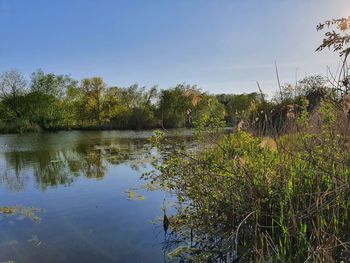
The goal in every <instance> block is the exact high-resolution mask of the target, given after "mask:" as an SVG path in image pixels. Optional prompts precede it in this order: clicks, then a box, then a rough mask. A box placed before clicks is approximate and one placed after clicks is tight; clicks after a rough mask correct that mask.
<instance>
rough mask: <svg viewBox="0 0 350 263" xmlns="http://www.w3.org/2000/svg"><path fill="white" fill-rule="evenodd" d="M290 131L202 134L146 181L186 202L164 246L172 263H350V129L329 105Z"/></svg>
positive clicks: (306, 116) (173, 218)
mask: <svg viewBox="0 0 350 263" xmlns="http://www.w3.org/2000/svg"><path fill="white" fill-rule="evenodd" d="M290 127H291V128H292V129H290V130H289V131H290V132H288V133H285V134H284V135H278V136H275V137H274V138H270V137H268V138H266V137H258V136H255V135H253V134H251V133H249V132H246V131H242V130H237V132H234V133H231V134H228V135H227V134H222V133H220V132H218V133H217V134H216V136H213V134H210V135H209V137H208V136H207V135H203V133H202V137H200V138H199V139H198V142H199V144H200V148H199V149H198V150H197V151H195V152H194V151H186V149H181V147H179V146H178V144H177V145H176V146H174V151H173V152H172V153H171V154H169V155H168V156H167V158H166V159H165V161H164V162H162V163H158V164H156V168H157V169H158V172H157V173H150V174H148V175H147V176H145V177H147V178H148V179H150V180H151V181H154V182H155V183H157V184H158V185H161V186H162V187H163V188H164V189H167V190H168V191H171V192H172V193H174V194H176V195H177V197H178V200H179V202H180V205H179V206H178V207H179V209H178V211H177V214H175V215H173V216H169V222H170V223H169V229H170V231H168V235H166V238H165V242H164V248H165V250H166V251H168V252H169V254H168V256H169V259H170V260H175V261H176V260H180V261H181V260H182V261H185V262H187V261H190V262H238V261H239V262H340V261H344V262H348V261H349V260H350V236H349V235H348V233H349V230H350V229H349V225H350V224H349V223H350V220H349V216H350V202H349V200H350V187H349V185H350V151H349V149H350V148H349V146H350V141H349V137H348V131H349V129H348V128H349V121H348V119H347V118H346V116H345V114H344V112H343V111H342V110H339V107H335V106H334V104H332V103H330V102H326V101H324V102H322V103H321V104H320V106H319V107H318V108H317V109H316V110H315V111H314V112H313V114H308V112H307V111H306V107H304V109H301V110H300V112H299V114H298V116H297V118H296V119H295V121H294V122H293V126H290ZM163 139H164V138H163V137H162V136H161V135H160V134H158V137H157V138H156V139H153V141H154V143H155V145H158V146H160V147H161V146H162V140H163ZM209 140H211V143H203V142H205V141H206V142H208V141H209Z"/></svg>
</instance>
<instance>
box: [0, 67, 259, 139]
mask: <svg viewBox="0 0 350 263" xmlns="http://www.w3.org/2000/svg"><path fill="white" fill-rule="evenodd" d="M258 100H259V96H258V95H257V93H252V94H241V95H227V94H221V95H217V96H214V95H210V94H207V93H205V92H202V91H201V90H200V89H198V88H197V87H196V86H190V85H184V84H183V85H177V86H176V87H174V88H171V89H167V90H159V89H158V88H157V87H152V88H151V89H146V88H145V87H142V88H141V87H138V86H137V85H132V86H130V87H127V88H121V87H108V86H107V85H106V84H105V83H104V81H103V79H102V78H100V77H93V78H86V79H83V80H82V81H80V82H78V81H76V80H74V79H72V78H71V77H70V76H68V75H56V74H53V73H44V72H43V71H42V70H38V71H37V72H34V73H33V74H32V76H31V80H30V81H27V80H26V79H25V78H24V77H23V75H22V73H21V72H19V71H18V70H9V71H5V72H3V73H2V74H1V75H0V131H2V132H26V131H40V130H57V129H147V128H155V127H158V128H160V127H162V128H177V127H192V126H193V123H194V122H195V121H196V120H198V118H199V116H201V115H203V114H208V113H210V114H211V115H212V116H214V115H215V116H220V117H222V118H226V120H227V124H228V125H233V124H235V123H236V122H238V121H239V119H240V118H241V117H242V116H241V115H242V112H244V111H246V112H248V110H249V108H250V107H251V104H252V103H253V102H254V101H258Z"/></svg>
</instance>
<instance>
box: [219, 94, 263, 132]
mask: <svg viewBox="0 0 350 263" xmlns="http://www.w3.org/2000/svg"><path fill="white" fill-rule="evenodd" d="M216 98H217V99H218V101H219V102H220V103H221V104H223V105H224V107H225V111H226V116H225V119H226V121H227V123H228V125H231V126H233V125H236V124H238V122H239V121H240V120H246V119H247V117H248V115H249V112H250V110H251V107H252V106H253V105H254V103H257V102H258V101H259V100H260V96H259V95H258V94H257V93H255V92H253V93H249V94H239V95H233V94H219V95H216Z"/></svg>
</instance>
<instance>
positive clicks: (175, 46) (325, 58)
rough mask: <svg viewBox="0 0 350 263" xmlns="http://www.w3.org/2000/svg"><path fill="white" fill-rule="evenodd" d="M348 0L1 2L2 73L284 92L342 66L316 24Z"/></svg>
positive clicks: (349, 6)
mask: <svg viewBox="0 0 350 263" xmlns="http://www.w3.org/2000/svg"><path fill="white" fill-rule="evenodd" d="M349 15H350V0H50V1H48V0H30V1H29V0H0V72H1V71H5V70H9V69H18V70H20V71H22V72H23V74H24V75H25V76H26V77H27V78H29V77H30V74H31V72H33V71H36V70H37V69H39V68H41V69H43V70H44V71H45V72H54V73H57V74H70V75H71V76H72V77H73V78H76V79H78V80H79V79H82V78H85V77H93V76H100V77H102V78H103V79H104V80H105V82H106V83H107V84H108V85H110V86H129V85H132V84H134V83H137V84H139V85H140V86H146V87H151V86H154V85H158V87H160V88H162V89H165V88H170V87H174V86H175V85H177V84H181V83H186V84H191V85H192V84H193V85H197V86H198V87H199V88H201V89H202V90H204V91H207V92H210V93H243V92H255V91H257V86H256V81H259V83H260V85H261V87H262V89H263V91H264V92H265V93H271V92H272V91H273V90H277V88H278V86H277V80H276V74H275V68H274V61H276V62H277V65H278V69H279V73H280V78H281V82H282V83H294V82H295V80H296V78H297V79H300V78H303V77H305V76H310V75H314V74H323V75H325V74H326V67H327V66H330V67H331V69H332V70H334V71H335V70H336V67H337V65H338V63H339V57H338V56H337V55H335V54H332V52H330V51H327V50H326V51H323V52H315V49H316V48H317V46H318V45H319V44H320V43H321V41H322V38H323V33H322V32H317V31H316V25H317V24H318V23H319V22H321V21H324V20H327V19H330V18H338V17H344V16H346V17H347V16H349Z"/></svg>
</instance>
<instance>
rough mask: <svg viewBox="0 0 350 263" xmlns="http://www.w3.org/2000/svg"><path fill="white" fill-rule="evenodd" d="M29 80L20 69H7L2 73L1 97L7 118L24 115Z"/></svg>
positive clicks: (0, 76)
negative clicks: (24, 102)
mask: <svg viewBox="0 0 350 263" xmlns="http://www.w3.org/2000/svg"><path fill="white" fill-rule="evenodd" d="M26 85H27V81H26V80H25V79H24V77H23V75H22V73H21V72H19V71H18V70H9V71H5V72H3V73H2V74H1V75H0V99H1V103H2V105H3V107H2V108H3V110H4V113H5V116H3V118H5V119H7V120H14V119H18V118H20V117H22V115H23V112H24V109H23V101H24V95H25V93H26Z"/></svg>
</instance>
